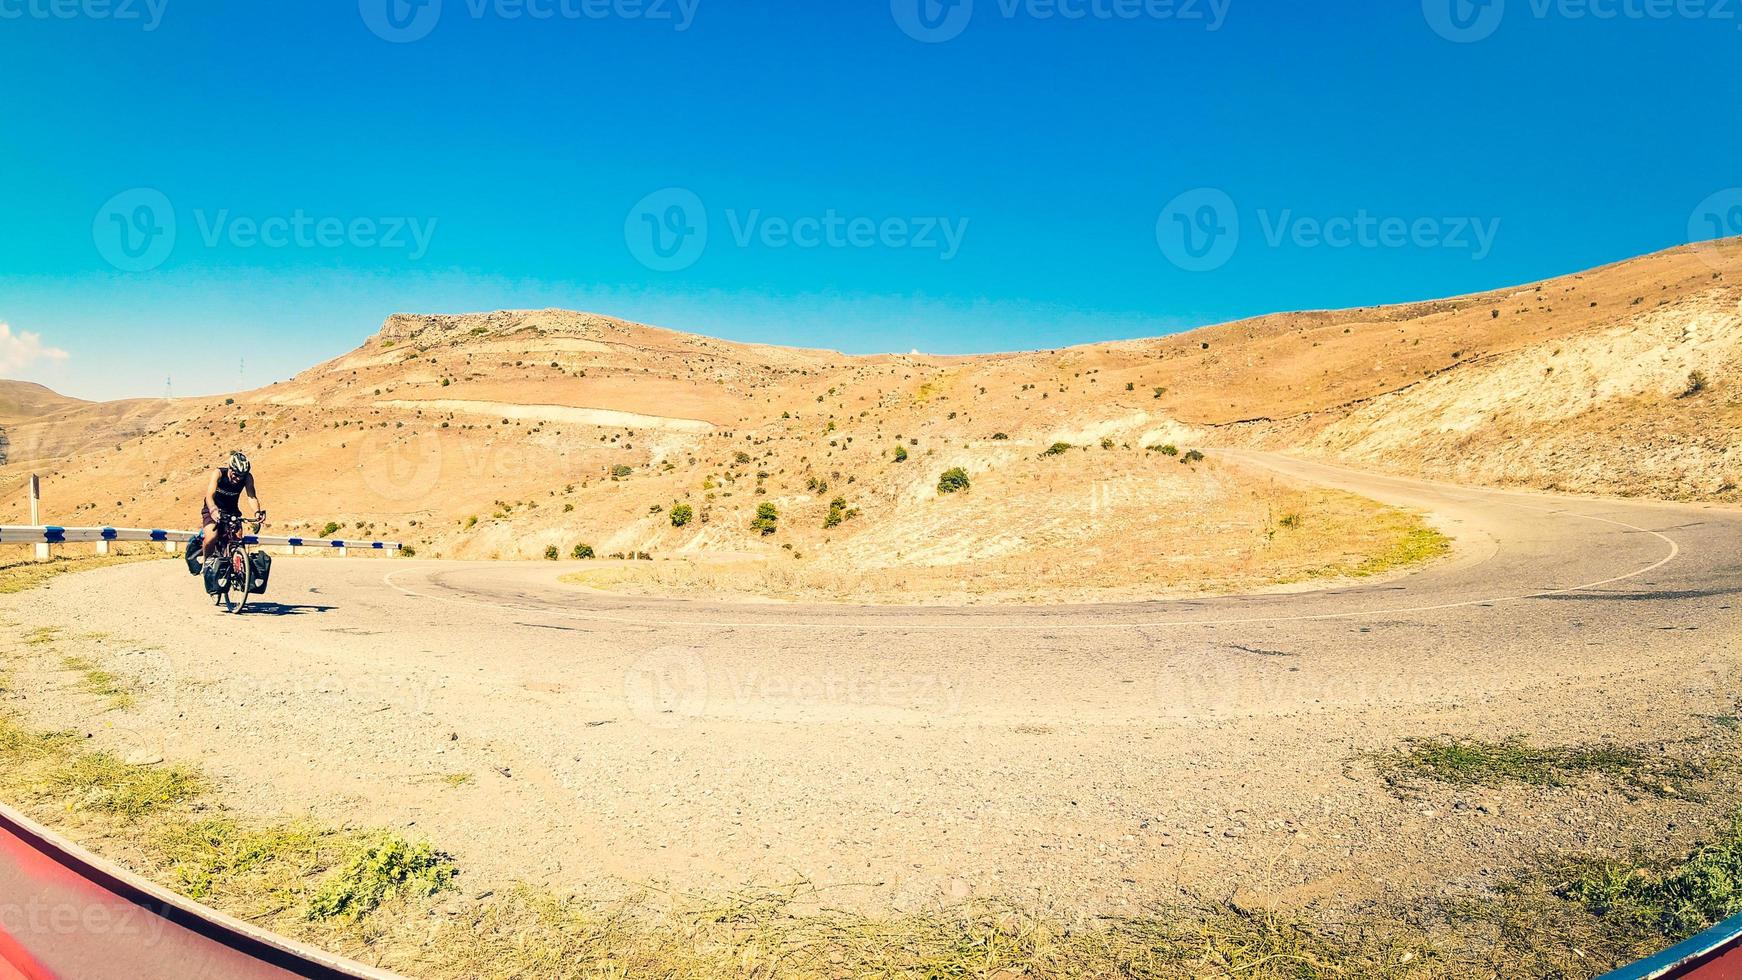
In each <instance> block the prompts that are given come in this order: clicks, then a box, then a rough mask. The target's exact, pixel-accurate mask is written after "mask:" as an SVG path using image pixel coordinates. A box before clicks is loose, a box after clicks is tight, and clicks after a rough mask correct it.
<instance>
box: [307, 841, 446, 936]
mask: <svg viewBox="0 0 1742 980" xmlns="http://www.w3.org/2000/svg"><path fill="white" fill-rule="evenodd" d="M458 875H459V869H458V868H456V867H455V866H454V863H453V861H452V860H451V859H450V858H448V856H447V855H445V854H441V853H438V852H437V851H436V850H435V849H434V848H432V847H431V846H430V845H429V844H427V843H412V842H410V841H407V840H406V839H405V838H403V837H400V836H398V835H397V834H382V835H380V836H379V837H378V838H376V839H375V840H372V841H368V842H364V843H362V844H361V845H360V846H359V847H358V848H357V849H356V850H355V852H354V853H353V854H352V855H351V856H350V858H349V860H347V861H346V862H345V865H344V867H343V869H342V870H340V871H339V872H338V873H337V874H335V875H333V876H332V877H331V878H330V879H328V880H327V883H326V884H325V885H323V886H322V887H321V889H320V891H319V892H317V893H316V894H315V895H314V897H313V898H312V899H310V900H309V903H308V910H307V911H306V912H305V913H304V914H305V915H306V916H307V917H308V919H309V921H311V922H321V921H325V920H328V919H347V920H354V919H358V918H361V917H363V916H365V915H368V914H369V913H371V912H373V911H375V910H376V909H378V908H380V907H381V903H383V902H385V901H386V900H387V899H389V898H395V897H404V898H427V897H429V896H431V895H434V894H436V893H437V892H440V891H444V890H446V889H448V888H450V887H452V886H453V881H454V878H455V877H456V876H458Z"/></svg>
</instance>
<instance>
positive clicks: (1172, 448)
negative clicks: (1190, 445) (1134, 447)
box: [1149, 442, 1179, 456]
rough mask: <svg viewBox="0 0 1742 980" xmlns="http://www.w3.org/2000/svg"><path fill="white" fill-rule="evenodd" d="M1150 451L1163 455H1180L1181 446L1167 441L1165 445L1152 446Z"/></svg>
mask: <svg viewBox="0 0 1742 980" xmlns="http://www.w3.org/2000/svg"><path fill="white" fill-rule="evenodd" d="M1149 451H1150V452H1152V453H1160V454H1162V455H1163V456H1178V455H1179V447H1178V446H1176V445H1174V444H1173V443H1171V442H1170V443H1166V444H1164V445H1160V446H1150V447H1149Z"/></svg>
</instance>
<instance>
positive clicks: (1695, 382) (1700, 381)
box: [1681, 371, 1706, 398]
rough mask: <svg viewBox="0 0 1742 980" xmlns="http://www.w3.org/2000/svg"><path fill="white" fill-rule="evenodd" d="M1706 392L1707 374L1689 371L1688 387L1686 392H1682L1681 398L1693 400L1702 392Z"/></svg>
mask: <svg viewBox="0 0 1742 980" xmlns="http://www.w3.org/2000/svg"><path fill="white" fill-rule="evenodd" d="M1705 390H1706V372H1704V371H1689V372H1688V386H1687V388H1686V389H1685V390H1683V391H1682V394H1681V396H1682V397H1683V398H1692V397H1694V396H1695V395H1697V394H1699V393H1700V392H1702V391H1705Z"/></svg>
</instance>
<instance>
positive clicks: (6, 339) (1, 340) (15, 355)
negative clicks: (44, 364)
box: [0, 321, 67, 375]
mask: <svg viewBox="0 0 1742 980" xmlns="http://www.w3.org/2000/svg"><path fill="white" fill-rule="evenodd" d="M66 359H67V352H66V351H64V350H61V349H60V348H58V347H44V346H43V345H42V335H41V334H34V333H31V332H30V331H28V330H20V331H18V332H17V333H13V332H12V325H11V324H9V323H6V322H4V321H0V375H8V374H13V373H15V372H18V371H22V370H24V369H25V368H27V367H30V366H31V365H33V364H35V363H36V362H38V361H55V362H60V361H64V360H66Z"/></svg>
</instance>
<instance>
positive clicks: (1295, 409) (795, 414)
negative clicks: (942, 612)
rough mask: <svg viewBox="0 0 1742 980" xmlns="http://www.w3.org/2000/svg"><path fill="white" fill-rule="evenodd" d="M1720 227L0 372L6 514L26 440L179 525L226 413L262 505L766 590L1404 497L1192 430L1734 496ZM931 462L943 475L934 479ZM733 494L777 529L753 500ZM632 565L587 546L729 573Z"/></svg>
mask: <svg viewBox="0 0 1742 980" xmlns="http://www.w3.org/2000/svg"><path fill="white" fill-rule="evenodd" d="M1739 258H1742V241H1737V240H1732V241H1728V242H1725V243H1721V244H1719V245H1716V246H1708V247H1703V248H1699V249H1694V248H1684V249H1678V250H1673V251H1670V252H1665V253H1660V254H1657V255H1652V256H1647V257H1644V258H1641V259H1636V260H1633V261H1630V262H1626V263H1621V264H1619V265H1615V266H1610V267H1607V268H1603V269H1598V270H1594V271H1591V272H1588V273H1584V274H1581V275H1574V276H1567V277H1564V278H1560V279H1555V280H1550V281H1548V282H1544V283H1542V284H1540V285H1532V286H1526V287H1520V288H1516V289H1508V290H1500V291H1496V292H1492V293H1487V294H1482V295H1477V296H1469V297H1462V298H1458V299H1453V300H1444V301H1437V302H1429V303H1417V304H1411V305H1407V306H1398V307H1384V308H1369V309H1358V310H1346V311H1339V312H1319V313H1298V314H1283V315H1277V316H1270V317H1263V318H1259V319H1255V320H1251V321H1243V322H1239V323H1232V324H1227V325H1223V326H1218V327H1211V328H1206V329H1203V330H1198V331H1194V332H1192V333H1188V334H1181V335H1177V336H1172V337H1166V338H1160V339H1154V340H1142V341H1129V342H1119V343H1109V344H1098V345H1091V346H1086V347H1077V348H1069V349H1064V350H1055V351H1039V352H1029V353H1019V354H999V355H986V356H975V357H936V356H923V355H912V356H907V355H891V356H870V357H855V356H847V355H843V354H839V353H834V352H830V351H812V350H795V349H788V348H777V347H766V346H756V345H746V344H737V343H730V342H726V341H721V340H714V339H709V338H705V337H700V336H695V335H690V334H684V333H677V332H673V331H668V330H662V329H657V328H653V327H647V326H641V325H637V324H632V323H626V322H623V321H619V320H614V319H611V318H608V317H603V316H595V315H589V314H582V313H572V312H565V311H557V310H546V311H522V312H499V313H491V314H483V315H469V316H408V315H400V316H395V317H392V318H390V319H389V320H388V322H387V323H386V325H385V326H384V327H383V328H382V330H381V332H380V333H379V334H378V335H377V336H375V337H373V338H371V339H370V340H369V341H368V342H366V343H365V344H364V345H363V346H362V347H360V348H359V349H357V350H356V351H354V352H352V353H350V354H347V355H345V356H343V357H340V358H338V359H336V360H333V361H331V362H328V363H326V364H322V365H319V366H317V367H315V368H312V369H310V370H308V371H306V372H304V373H302V374H300V375H298V376H297V377H296V378H294V379H292V380H291V381H289V382H285V383H282V384H278V385H274V386H272V387H269V388H266V389H262V390H259V391H254V392H248V393H242V394H238V395H236V396H234V399H233V402H234V403H233V404H231V403H230V401H231V400H229V399H200V400H179V401H174V402H165V401H145V402H129V403H115V404H107V405H91V404H87V403H81V402H73V401H71V400H56V399H54V398H52V397H46V396H44V395H41V394H38V395H32V396H30V397H24V396H21V395H4V396H0V411H5V412H7V413H8V414H6V415H5V416H4V417H3V418H0V427H4V430H5V431H6V434H7V436H8V439H9V442H10V443H11V446H12V460H11V462H10V464H9V465H7V466H6V467H4V468H0V492H4V493H5V495H6V496H5V500H6V502H7V507H6V509H5V510H4V511H0V517H3V518H4V519H7V520H14V519H16V518H17V517H18V516H20V512H21V509H22V502H21V500H20V499H19V495H18V494H17V493H16V492H14V490H15V488H16V487H17V485H18V484H19V482H20V481H21V480H22V478H23V475H24V473H25V471H26V470H27V469H36V470H39V471H43V472H45V474H46V476H47V478H48V491H47V495H48V500H49V502H50V512H51V515H52V516H53V517H54V519H57V520H63V521H66V522H69V523H78V522H80V520H81V518H80V515H81V514H87V515H89V519H90V520H102V521H106V522H110V523H118V524H142V523H143V524H153V525H163V524H168V525H176V526H181V525H186V524H188V523H190V522H191V520H192V515H193V514H194V513H195V512H196V511H197V507H198V493H199V486H198V483H199V478H200V474H201V473H202V472H203V471H204V470H205V468H206V467H208V466H209V465H210V464H211V463H212V462H213V461H214V460H215V459H216V458H217V457H218V455H219V453H220V452H221V451H222V450H224V449H227V448H230V447H232V446H234V447H239V448H243V449H245V450H248V451H249V452H251V453H252V454H254V455H255V456H256V458H257V460H258V462H259V465H260V468H261V472H262V477H263V481H264V483H263V485H264V488H265V491H266V496H267V501H266V502H267V504H268V506H269V508H271V510H272V512H273V515H274V518H275V523H276V526H277V527H278V528H279V529H281V530H285V529H290V530H294V531H302V532H308V533H315V534H319V533H322V532H323V531H325V530H326V526H327V524H328V523H329V522H330V523H336V524H339V525H342V527H343V533H345V534H347V535H357V534H359V533H362V534H382V535H392V536H396V537H401V538H403V539H405V540H407V541H410V542H412V543H414V544H416V545H417V547H418V548H419V550H420V551H422V552H424V553H426V554H440V555H442V556H445V557H479V558H483V557H493V556H494V557H504V558H507V557H522V558H525V557H538V556H540V555H542V554H544V553H545V551H546V549H547V548H556V549H557V551H558V553H559V554H560V555H562V556H563V557H565V558H566V557H568V556H569V555H570V554H571V553H572V551H573V549H574V547H575V545H577V544H582V543H585V544H588V545H590V546H592V547H593V548H595V549H596V551H597V552H598V554H599V555H600V556H601V557H603V556H607V555H611V554H614V553H616V554H624V555H628V556H634V555H635V554H637V553H648V554H651V555H654V556H657V557H661V558H673V557H685V556H688V557H706V558H707V559H708V560H709V561H710V562H712V563H723V564H724V566H725V567H728V568H735V567H738V566H739V565H742V566H744V567H746V568H754V569H756V571H755V572H753V573H745V574H748V575H750V576H751V578H753V579H754V581H753V582H751V583H750V584H749V585H748V586H746V587H748V588H752V589H755V590H758V591H776V592H787V593H794V594H804V593H806V592H807V591H815V592H817V593H819V594H824V593H830V592H835V593H853V594H858V593H863V592H870V593H884V592H887V593H890V594H905V593H914V592H919V593H927V594H929V593H934V592H935V593H937V594H939V595H945V594H948V593H949V592H951V591H952V589H956V588H959V587H966V588H968V589H969V590H970V591H977V592H984V593H997V594H1004V593H1009V594H1012V595H1021V596H1022V597H1025V598H1030V597H1033V596H1032V591H1033V590H1034V589H1036V588H1039V589H1041V590H1043V591H1045V590H1047V589H1050V588H1052V587H1053V586H1057V587H1059V588H1064V587H1066V586H1069V587H1081V588H1086V589H1115V588H1132V589H1135V590H1136V591H1138V592H1140V593H1141V592H1145V591H1154V590H1157V589H1162V588H1169V587H1173V586H1177V585H1181V584H1185V583H1202V582H1210V583H1216V582H1226V583H1244V582H1249V581H1250V580H1251V579H1253V578H1258V579H1263V580H1270V581H1275V580H1288V579H1293V578H1300V577H1306V576H1312V575H1318V574H1324V573H1325V572H1326V570H1327V569H1331V570H1335V569H1339V568H1342V569H1347V568H1349V567H1355V566H1359V565H1360V564H1361V563H1362V562H1366V561H1370V560H1378V561H1379V562H1380V563H1381V564H1383V562H1384V560H1385V558H1386V556H1387V555H1388V554H1390V553H1391V552H1392V550H1393V549H1394V548H1395V546H1396V545H1397V543H1398V541H1399V535H1401V534H1403V533H1404V531H1405V530H1406V528H1407V522H1405V521H1402V520H1401V519H1400V518H1398V517H1397V516H1396V515H1386V516H1383V517H1381V516H1379V514H1378V512H1377V509H1376V508H1371V505H1366V504H1364V503H1363V502H1358V501H1353V500H1350V499H1346V498H1343V497H1340V496H1338V495H1335V494H1329V493H1326V492H1323V491H1317V490H1313V489H1311V488H1302V487H1291V486H1284V485H1280V484H1277V483H1275V482H1274V481H1273V480H1270V479H1268V478H1264V477H1259V476H1257V475H1254V474H1251V473H1246V472H1242V471H1240V470H1238V469H1236V468H1233V467H1229V466H1224V465H1222V464H1221V463H1220V461H1219V460H1218V459H1217V457H1216V454H1215V452H1214V449H1215V447H1217V446H1224V445H1256V446H1261V447H1264V448H1271V449H1285V450H1290V451H1296V452H1302V453H1308V454H1314V455H1320V456H1325V457H1331V458H1338V459H1343V460H1347V461H1349V462H1352V463H1355V464H1357V465H1363V466H1370V467H1377V468H1383V469H1387V470H1392V471H1396V472H1403V473H1412V474H1425V475H1428V476H1433V477H1445V478H1452V479H1458V480H1464V481H1469V482H1476V483H1489V484H1506V485H1521V486H1535V487H1560V488H1563V489H1571V490H1583V491H1593V492H1604V493H1624V494H1648V495H1654V496H1663V497H1676V498H1691V499H1718V500H1725V499H1736V496H1737V491H1736V489H1735V484H1736V483H1737V482H1739V479H1742V445H1739V442H1742V440H1739V439H1738V432H1739V431H1742V426H1739V425H1738V422H1739V421H1742V407H1739V401H1738V399H1739V394H1738V389H1737V387H1736V385H1735V384H1734V378H1735V377H1736V376H1737V373H1738V368H1739V367H1742V365H1739V364H1738V359H1739V356H1742V355H1739V347H1738V340H1739V339H1742V284H1739V282H1738V279H1737V273H1736V272H1735V271H1733V270H1734V269H1735V268H1736V267H1737V266H1738V265H1739V264H1742V263H1739V262H1738V259H1739ZM10 390H12V389H9V391H10ZM32 398H34V400H31V399H32ZM15 404H16V405H18V406H23V407H21V408H17V409H15V408H13V406H14V405H15ZM1061 443H1062V444H1067V445H1068V447H1069V448H1067V449H1062V450H1060V451H1058V452H1057V453H1055V454H1051V455H1048V454H1047V450H1048V449H1049V447H1052V446H1054V445H1055V444H1061ZM1163 447H1177V448H1178V449H1179V450H1181V451H1182V452H1186V453H1189V452H1190V450H1192V449H1194V448H1197V449H1202V450H1203V451H1205V452H1206V453H1207V454H1208V455H1209V459H1208V460H1206V461H1204V462H1202V463H1186V462H1181V457H1178V456H1174V455H1170V454H1167V453H1164V452H1163V451H1162V449H1163ZM21 449H22V450H23V451H22V452H21ZM898 450H899V451H898ZM900 456H905V459H900V458H898V457H900ZM956 467H960V468H962V469H963V470H964V471H965V472H966V474H967V475H968V476H969V478H970V479H971V480H972V487H971V489H970V490H968V491H967V492H964V493H957V494H951V495H944V494H940V493H939V492H938V483H939V479H940V476H942V474H943V473H944V472H945V471H947V470H950V469H952V468H956ZM837 501H838V506H837V505H836V504H837ZM762 504H771V505H773V506H774V508H775V509H776V511H777V512H778V514H779V517H778V520H777V521H776V527H777V530H776V531H775V532H774V533H772V534H763V533H760V531H759V530H758V529H754V528H752V527H751V522H752V520H753V519H754V518H755V516H756V511H757V508H758V507H759V506H760V505H762ZM674 508H688V512H689V520H688V521H687V522H674V520H673V517H674V514H673V509H674ZM831 512H833V514H834V516H833V517H831ZM676 516H679V517H681V516H682V512H680V513H679V514H678V515H676ZM837 518H838V520H837ZM1284 518H1294V519H1291V520H1284ZM680 524H681V526H679V525H680ZM1357 531H1360V532H1361V533H1356V532H1357ZM771 559H772V560H771ZM628 567H629V566H622V567H620V568H618V569H616V570H614V571H613V572H611V573H610V574H609V575H607V576H606V577H608V578H613V579H622V578H625V577H632V578H635V579H636V580H637V581H642V582H648V581H654V580H657V581H655V583H654V584H658V585H660V586H662V587H682V586H684V585H686V584H691V585H701V586H706V587H709V588H718V587H723V586H727V585H730V583H723V582H722V581H721V580H720V579H719V578H718V577H717V576H713V575H712V573H709V574H702V573H701V572H699V571H698V570H696V569H694V568H687V567H686V568H683V569H674V568H673V567H671V566H664V567H662V568H661V569H660V570H659V571H658V573H657V574H655V572H654V571H653V570H651V567H650V568H649V569H648V570H645V571H643V570H638V571H637V572H636V573H635V574H634V575H632V576H631V575H630V574H629V573H628V572H627V568H628ZM733 574H737V573H733ZM740 578H742V576H740ZM734 581H738V579H734ZM1025 590H1027V591H1025ZM1067 591H1068V590H1067Z"/></svg>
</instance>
